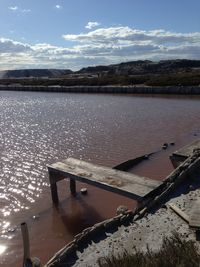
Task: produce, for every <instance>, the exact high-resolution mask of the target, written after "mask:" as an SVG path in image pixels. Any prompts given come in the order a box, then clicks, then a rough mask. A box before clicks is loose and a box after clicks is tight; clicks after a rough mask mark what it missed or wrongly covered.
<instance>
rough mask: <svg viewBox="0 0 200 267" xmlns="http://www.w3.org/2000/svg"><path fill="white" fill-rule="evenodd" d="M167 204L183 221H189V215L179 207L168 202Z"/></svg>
mask: <svg viewBox="0 0 200 267" xmlns="http://www.w3.org/2000/svg"><path fill="white" fill-rule="evenodd" d="M167 206H169V207H170V208H171V209H172V210H173V211H174V212H175V213H176V214H178V215H179V216H180V217H181V218H182V219H183V220H184V221H186V222H187V223H188V222H189V216H188V215H187V214H186V213H185V212H183V211H182V210H181V209H179V208H178V207H177V206H176V205H175V204H173V203H168V204H167Z"/></svg>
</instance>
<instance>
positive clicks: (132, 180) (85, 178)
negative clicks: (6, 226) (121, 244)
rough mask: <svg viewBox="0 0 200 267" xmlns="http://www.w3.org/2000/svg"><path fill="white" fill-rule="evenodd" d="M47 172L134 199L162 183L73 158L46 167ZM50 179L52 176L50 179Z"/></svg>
mask: <svg viewBox="0 0 200 267" xmlns="http://www.w3.org/2000/svg"><path fill="white" fill-rule="evenodd" d="M48 170H49V174H50V175H51V171H52V172H53V173H55V172H57V173H59V174H60V175H62V176H65V177H66V178H70V179H72V180H77V181H80V182H83V183H88V184H91V185H94V186H96V187H100V188H103V189H105V190H108V191H112V192H116V193H119V194H122V195H125V196H128V197H132V198H136V199H137V198H141V197H144V196H145V195H146V194H148V193H150V192H151V191H152V190H153V189H155V188H156V187H158V186H159V185H160V184H161V183H162V182H160V181H155V180H151V179H149V178H146V177H140V176H137V175H134V174H131V173H126V172H123V171H119V170H115V169H112V168H109V167H104V166H99V165H95V164H92V163H88V162H85V161H82V160H78V159H74V158H68V159H66V160H64V161H63V162H57V163H54V164H52V165H50V166H48ZM56 177H58V176H55V182H56V179H57V178H56ZM52 179H53V176H52V177H51V180H52ZM58 179H59V178H58Z"/></svg>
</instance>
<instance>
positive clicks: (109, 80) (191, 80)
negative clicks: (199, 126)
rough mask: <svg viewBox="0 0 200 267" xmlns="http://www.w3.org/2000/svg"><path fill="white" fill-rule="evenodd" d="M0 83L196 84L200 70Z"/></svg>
mask: <svg viewBox="0 0 200 267" xmlns="http://www.w3.org/2000/svg"><path fill="white" fill-rule="evenodd" d="M0 84H1V85H22V86H27V85H31V86H53V85H54V86H55V85H59V86H79V85H80V86H105V85H144V86H191V85H192V86H198V85H200V71H193V72H188V73H187V72H185V73H174V74H145V75H102V76H99V77H93V76H91V77H88V76H87V75H85V76H80V77H78V76H69V77H60V78H17V79H13V78H12V79H0Z"/></svg>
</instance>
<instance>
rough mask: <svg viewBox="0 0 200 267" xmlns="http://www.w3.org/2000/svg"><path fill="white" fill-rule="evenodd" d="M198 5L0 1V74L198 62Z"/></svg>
mask: <svg viewBox="0 0 200 267" xmlns="http://www.w3.org/2000/svg"><path fill="white" fill-rule="evenodd" d="M199 12H200V1H199V0H40V1H39V0H0V70H5V69H28V68H61V69H72V70H79V69H81V68H83V67H87V66H95V65H108V64H115V63H120V62H126V61H132V60H152V61H158V60H164V59H176V58H187V59H200V15H199Z"/></svg>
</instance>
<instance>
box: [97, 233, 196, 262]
mask: <svg viewBox="0 0 200 267" xmlns="http://www.w3.org/2000/svg"><path fill="white" fill-rule="evenodd" d="M98 265H99V267H199V266H200V255H199V253H198V250H197V247H196V244H195V242H194V241H192V240H189V241H186V240H184V239H181V238H180V236H179V235H178V234H177V233H174V234H173V236H172V237H165V238H164V240H163V244H162V247H161V248H160V250H159V251H156V252H155V251H151V250H150V249H149V248H148V247H147V252H140V251H139V250H137V249H136V248H134V250H133V253H131V254H130V253H128V252H127V251H125V252H124V253H123V255H120V256H117V257H115V256H114V255H112V256H111V257H102V258H99V259H98Z"/></svg>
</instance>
